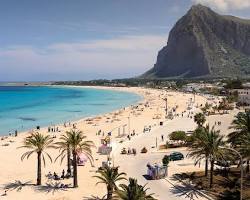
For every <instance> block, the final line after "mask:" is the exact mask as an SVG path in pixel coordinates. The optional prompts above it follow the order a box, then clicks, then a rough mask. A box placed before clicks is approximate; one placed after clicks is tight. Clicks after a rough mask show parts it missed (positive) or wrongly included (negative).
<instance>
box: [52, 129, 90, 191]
mask: <svg viewBox="0 0 250 200" xmlns="http://www.w3.org/2000/svg"><path fill="white" fill-rule="evenodd" d="M85 139H86V136H85V135H84V134H83V133H82V132H81V131H79V130H76V129H72V130H71V131H67V132H66V133H65V134H64V135H62V136H61V137H60V142H57V143H56V145H57V148H60V150H61V152H60V154H59V156H62V159H63V158H64V157H65V155H66V154H67V152H68V149H70V151H71V152H72V156H73V179H74V180H73V185H74V187H78V180H77V154H78V153H84V154H85V155H86V156H87V157H88V159H89V160H90V162H91V164H92V163H93V157H92V150H91V148H92V147H94V143H93V142H92V141H88V140H85Z"/></svg>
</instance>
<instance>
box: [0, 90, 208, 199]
mask: <svg viewBox="0 0 250 200" xmlns="http://www.w3.org/2000/svg"><path fill="white" fill-rule="evenodd" d="M75 87H79V86H75ZM98 88H99V89H111V90H118V91H120V90H123V91H128V92H135V93H136V94H140V95H143V96H144V98H143V99H142V100H140V101H138V102H137V103H136V104H133V105H130V106H128V107H126V108H121V109H118V110H114V111H111V112H108V113H105V114H101V115H96V116H95V117H92V118H84V119H80V120H77V121H76V122H74V123H76V127H77V129H78V130H80V131H82V132H83V133H85V135H86V136H87V139H88V140H92V141H93V142H94V143H95V146H96V147H97V148H95V149H93V157H94V166H91V165H90V163H89V162H87V163H86V164H85V166H84V167H80V166H79V167H78V173H79V174H78V180H79V188H78V189H69V190H67V191H58V192H56V193H55V194H52V193H49V194H48V193H45V192H38V191H37V190H36V189H35V188H36V187H35V188H34V187H33V186H25V187H24V188H23V189H22V191H21V192H17V191H15V190H11V191H9V192H8V196H7V199H8V200H9V199H10V200H12V199H13V200H14V199H25V198H26V197H27V195H28V196H29V198H28V199H37V200H77V199H79V197H82V196H84V197H91V196H92V195H95V196H99V197H101V196H103V195H104V194H105V193H106V188H105V185H98V190H96V182H97V179H95V178H93V176H94V175H95V171H96V170H97V169H98V168H99V167H100V166H102V163H103V162H106V161H107V155H102V154H100V153H98V147H100V146H101V145H102V143H101V141H102V140H103V139H104V138H106V136H107V135H108V133H110V132H111V136H110V138H111V142H112V143H111V144H112V153H111V154H112V156H114V159H113V162H114V163H115V164H116V165H119V166H120V167H121V168H120V170H121V172H125V173H127V178H129V177H135V178H137V179H138V182H139V183H140V184H142V185H144V183H145V182H144V181H145V180H144V179H142V178H143V176H141V175H140V176H139V177H138V174H140V173H145V171H146V168H145V166H146V164H144V163H143V162H144V161H143V159H145V158H146V159H147V160H148V159H149V160H152V163H155V162H156V161H157V160H158V157H157V158H156V159H155V158H154V157H153V159H152V156H154V155H158V154H155V153H153V152H154V151H155V150H156V149H153V148H152V146H153V145H154V144H155V137H158V138H159V144H160V142H162V141H161V140H160V138H161V134H165V138H167V136H168V134H169V128H171V127H172V125H171V124H174V126H173V127H174V128H177V129H183V126H186V125H185V123H184V124H183V125H182V124H178V123H179V121H180V120H182V118H181V117H180V116H179V117H178V116H176V119H177V120H170V119H168V120H166V119H165V101H164V97H167V98H168V108H169V109H171V108H176V110H177V111H176V114H177V113H178V114H181V113H182V112H184V111H185V110H186V109H187V107H188V105H189V103H190V98H191V97H192V94H185V93H181V92H177V91H166V90H159V89H151V88H138V87H131V88H125V87H121V88H117V87H114V88H110V87H108V88H106V87H98ZM196 100H197V103H199V105H200V103H201V102H202V103H203V102H205V100H206V98H205V97H202V96H197V98H196ZM186 115H187V113H185V118H186ZM88 119H89V120H88ZM183 119H184V118H183ZM189 120H190V121H191V122H192V123H193V119H190V118H189ZM161 121H162V122H163V123H164V126H160V125H159V122H161ZM72 123H73V122H72ZM128 123H129V127H130V129H129V128H128ZM169 125H171V127H169ZM145 126H146V127H149V126H151V127H152V130H151V131H150V132H146V133H143V129H144V128H145ZM165 127H166V128H165ZM71 128H72V126H67V127H64V126H63V124H60V126H59V130H60V131H61V132H50V133H48V131H47V128H46V127H45V128H42V129H41V130H40V131H39V132H40V133H41V134H45V135H51V136H53V137H54V136H56V137H55V138H54V139H53V140H54V142H58V141H59V138H60V136H61V135H62V134H64V133H65V132H66V131H69V130H70V129H71ZM159 128H163V130H162V131H161V132H160V133H157V134H156V133H155V131H157V130H158V129H159ZM100 130H101V132H100V133H101V134H99V135H98V134H97V133H98V132H99V131H100ZM170 130H171V129H170ZM132 132H135V135H134V136H131V139H129V138H128V137H127V136H128V133H130V134H131V133H132ZM120 133H121V135H119V134H120ZM27 134H28V131H25V132H22V133H19V135H18V136H17V137H9V138H8V139H5V140H4V141H1V140H0V151H1V154H0V160H1V162H0V168H1V169H2V170H0V177H1V180H0V195H1V193H3V192H4V189H3V188H4V186H5V185H6V184H8V183H13V182H15V180H20V181H21V182H22V183H25V182H27V181H30V182H31V183H35V181H36V156H35V155H33V156H31V157H30V158H29V159H28V160H24V161H23V162H22V161H21V159H20V157H21V155H22V154H23V153H24V152H26V151H27V149H18V147H19V146H21V145H22V142H23V139H24V138H25V137H26V136H27ZM155 134H156V135H155ZM11 140H12V142H10V141H11ZM5 143H8V146H4V144H5ZM143 146H146V147H147V149H148V150H149V153H148V154H146V155H143V154H141V153H140V151H141V148H142V147H143ZM123 147H126V148H128V147H130V148H136V149H137V152H138V153H137V155H136V156H135V157H134V156H133V157H131V155H120V149H122V148H123ZM48 153H49V154H50V155H51V157H52V158H53V160H54V159H55V158H56V157H57V156H58V154H59V152H58V150H56V149H49V150H48ZM145 156H146V157H145ZM161 156H162V153H161V154H160V157H161ZM47 161H48V160H47ZM136 161H138V162H139V167H133V163H136ZM145 162H146V161H145ZM17 166H18V167H17ZM65 166H66V160H65V161H63V163H62V164H60V163H59V162H52V163H49V162H48V163H47V164H46V166H43V168H42V177H43V180H42V183H43V185H45V184H47V183H48V182H47V181H48V180H47V179H46V177H45V175H46V174H48V173H49V172H52V173H53V172H56V173H58V174H61V171H62V170H63V169H65ZM131 170H132V172H131ZM133 170H135V171H136V170H138V173H137V174H134V172H133ZM139 172H140V173H139ZM62 182H63V183H64V184H72V180H71V179H67V180H63V181H62ZM150 187H152V189H154V188H153V186H150ZM164 187H165V185H164ZM152 192H154V191H152ZM3 199H6V198H3Z"/></svg>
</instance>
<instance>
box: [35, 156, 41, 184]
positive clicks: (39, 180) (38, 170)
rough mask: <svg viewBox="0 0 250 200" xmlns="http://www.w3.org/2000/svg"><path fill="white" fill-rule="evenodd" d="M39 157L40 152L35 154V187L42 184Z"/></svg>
mask: <svg viewBox="0 0 250 200" xmlns="http://www.w3.org/2000/svg"><path fill="white" fill-rule="evenodd" d="M41 155H42V152H37V180H36V184H37V185H41V184H42V170H41Z"/></svg>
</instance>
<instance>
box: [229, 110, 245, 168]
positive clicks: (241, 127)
mask: <svg viewBox="0 0 250 200" xmlns="http://www.w3.org/2000/svg"><path fill="white" fill-rule="evenodd" d="M230 129H233V130H234V131H233V132H231V133H230V134H229V135H228V142H230V143H231V145H232V146H233V148H235V149H237V150H238V151H239V152H240V153H241V155H242V157H243V158H244V159H246V160H247V169H246V171H247V172H249V171H250V169H249V168H250V167H249V160H250V152H249V151H248V149H249V148H248V146H247V144H249V141H250V112H249V111H248V112H239V113H238V114H237V115H236V116H235V119H234V120H233V121H232V126H231V127H230Z"/></svg>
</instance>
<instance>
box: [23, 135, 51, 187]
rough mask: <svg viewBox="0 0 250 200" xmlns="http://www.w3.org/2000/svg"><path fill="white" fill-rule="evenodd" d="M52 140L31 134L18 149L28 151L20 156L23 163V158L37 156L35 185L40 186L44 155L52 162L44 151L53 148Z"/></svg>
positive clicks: (48, 137)
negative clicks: (34, 154)
mask: <svg viewBox="0 0 250 200" xmlns="http://www.w3.org/2000/svg"><path fill="white" fill-rule="evenodd" d="M54 147H55V146H54V145H53V139H52V138H51V137H50V136H49V135H46V136H44V135H42V134H41V133H39V132H36V133H32V134H31V135H30V136H28V137H26V138H25V139H24V141H23V146H20V147H19V148H27V149H30V151H27V152H25V153H24V154H23V155H22V156H21V160H22V161H23V160H24V159H25V158H27V159H29V157H30V156H31V155H32V154H33V153H36V154H37V183H36V184H37V185H41V184H42V172H41V168H42V160H43V164H44V166H45V155H46V156H47V157H48V158H49V160H50V161H51V162H52V159H51V157H50V155H49V154H48V153H47V152H46V151H45V150H46V149H48V148H54Z"/></svg>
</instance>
